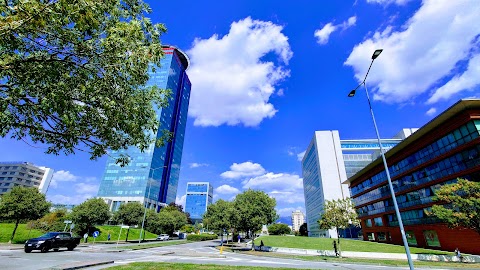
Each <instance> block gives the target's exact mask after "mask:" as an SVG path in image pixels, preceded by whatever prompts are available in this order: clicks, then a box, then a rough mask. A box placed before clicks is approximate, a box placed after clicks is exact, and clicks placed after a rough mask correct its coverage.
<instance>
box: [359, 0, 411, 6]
mask: <svg viewBox="0 0 480 270" xmlns="http://www.w3.org/2000/svg"><path fill="white" fill-rule="evenodd" d="M410 1H411V0H367V3H371V4H372V3H373V4H380V5H390V4H397V5H399V6H402V5H405V4H406V3H408V2H410Z"/></svg>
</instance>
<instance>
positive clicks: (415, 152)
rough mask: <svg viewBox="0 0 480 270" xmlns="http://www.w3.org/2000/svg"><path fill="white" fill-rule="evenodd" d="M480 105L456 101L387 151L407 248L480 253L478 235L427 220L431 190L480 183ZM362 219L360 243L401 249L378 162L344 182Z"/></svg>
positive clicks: (429, 218) (432, 218)
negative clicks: (466, 182) (462, 180)
mask: <svg viewBox="0 0 480 270" xmlns="http://www.w3.org/2000/svg"><path fill="white" fill-rule="evenodd" d="M479 134H480V100H478V99H466V100H460V101H458V102H457V103H455V104H454V105H453V106H451V107H450V108H449V109H447V110H446V111H444V112H443V113H442V114H440V115H438V116H437V117H435V118H434V119H433V120H431V121H430V122H428V123H427V124H425V125H424V126H423V127H421V128H420V129H419V130H418V131H416V132H415V133H413V134H412V135H411V136H410V137H408V138H406V139H405V140H404V141H402V142H401V143H399V144H398V145H396V146H395V147H393V148H392V149H390V150H389V151H388V152H386V154H385V156H386V159H387V163H388V169H389V172H390V175H391V180H392V184H393V187H394V191H395V197H396V199H397V202H398V207H399V209H400V214H401V217H402V221H403V225H404V228H405V232H406V235H407V240H408V243H409V245H411V246H417V247H427V248H436V249H443V250H449V251H453V250H454V249H455V248H457V247H458V248H459V249H460V250H461V251H462V252H466V253H472V254H480V235H479V234H478V233H477V232H475V231H473V230H470V229H463V228H462V229H449V228H448V227H447V226H445V224H442V223H441V222H440V221H439V220H438V219H437V218H435V217H433V216H431V215H428V214H427V213H429V211H430V208H431V206H432V205H433V204H438V202H434V201H433V200H432V196H434V191H435V190H436V189H438V188H439V187H440V186H442V185H444V184H448V183H454V182H456V181H457V178H466V179H469V180H471V181H476V182H478V181H480V136H479ZM344 183H345V184H348V185H349V187H350V192H351V196H352V199H353V202H354V203H355V207H356V210H357V212H358V214H359V218H360V219H361V224H362V231H363V239H364V240H370V241H377V242H385V243H393V244H402V243H403V241H402V237H401V234H400V229H399V227H398V220H397V216H396V214H395V210H394V206H393V201H392V197H391V195H390V189H389V187H388V182H387V178H386V173H385V169H384V165H383V161H382V159H381V158H378V159H376V160H375V161H374V162H372V163H371V164H369V165H367V166H366V167H365V168H364V169H362V170H361V171H359V172H357V173H356V174H355V175H354V176H352V177H350V178H349V179H348V180H347V181H345V182H344Z"/></svg>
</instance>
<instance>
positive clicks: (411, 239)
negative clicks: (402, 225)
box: [405, 231, 417, 246]
mask: <svg viewBox="0 0 480 270" xmlns="http://www.w3.org/2000/svg"><path fill="white" fill-rule="evenodd" d="M405 236H406V237H407V242H408V245H409V246H416V245H417V238H416V237H415V233H413V231H406V232H405Z"/></svg>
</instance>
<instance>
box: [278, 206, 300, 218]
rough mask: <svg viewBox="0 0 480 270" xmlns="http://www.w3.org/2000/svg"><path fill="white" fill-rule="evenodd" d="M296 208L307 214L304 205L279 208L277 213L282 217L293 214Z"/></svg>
mask: <svg viewBox="0 0 480 270" xmlns="http://www.w3.org/2000/svg"><path fill="white" fill-rule="evenodd" d="M295 210H300V211H302V212H303V213H304V214H305V209H303V207H296V208H294V207H286V208H281V209H277V214H278V215H279V216H281V217H285V216H291V215H292V212H293V211H295Z"/></svg>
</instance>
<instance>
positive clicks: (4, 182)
mask: <svg viewBox="0 0 480 270" xmlns="http://www.w3.org/2000/svg"><path fill="white" fill-rule="evenodd" d="M52 177H53V169H51V168H47V167H41V166H36V165H33V164H32V163H28V162H0V195H2V194H4V193H7V192H9V191H10V190H11V189H12V188H13V187H14V186H23V187H36V188H38V190H39V191H40V192H41V193H43V194H46V193H47V190H48V187H49V186H50V181H51V180H52Z"/></svg>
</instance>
